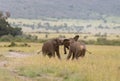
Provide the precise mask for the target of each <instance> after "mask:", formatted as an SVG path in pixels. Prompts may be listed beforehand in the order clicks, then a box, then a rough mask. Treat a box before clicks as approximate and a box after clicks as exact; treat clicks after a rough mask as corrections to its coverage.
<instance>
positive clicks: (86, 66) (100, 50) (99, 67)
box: [0, 43, 120, 81]
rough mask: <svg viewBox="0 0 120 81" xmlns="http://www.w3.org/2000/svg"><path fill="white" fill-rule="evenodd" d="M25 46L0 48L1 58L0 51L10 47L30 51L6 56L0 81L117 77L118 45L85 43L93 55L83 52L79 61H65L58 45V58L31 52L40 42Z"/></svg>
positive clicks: (93, 80) (89, 80)
mask: <svg viewBox="0 0 120 81" xmlns="http://www.w3.org/2000/svg"><path fill="white" fill-rule="evenodd" d="M0 45H9V43H0ZM29 45H31V47H29V49H28V47H17V48H14V47H13V48H9V47H4V48H0V50H1V51H2V54H3V55H4V57H5V54H4V53H6V52H7V51H8V50H10V49H13V50H21V51H24V52H25V53H28V52H29V53H32V54H33V55H32V56H28V57H24V58H8V60H7V61H8V63H6V65H7V66H4V67H0V80H1V81H119V80H120V77H119V74H120V61H119V58H120V55H119V53H120V50H119V48H120V47H119V46H100V45H87V49H88V50H89V51H92V53H93V54H88V53H87V54H86V56H85V57H84V58H80V59H79V60H74V61H66V56H67V55H64V53H63V47H61V48H60V49H61V50H60V53H61V56H62V60H58V59H57V58H52V59H49V58H48V57H43V56H42V54H41V53H40V54H39V55H37V54H36V53H35V51H36V50H38V49H41V46H42V44H40V43H39V44H38V43H29ZM29 53H28V54H29ZM6 58H7V57H6ZM2 61H3V60H2ZM0 62H1V61H0ZM2 68H3V69H2ZM3 74H4V75H3Z"/></svg>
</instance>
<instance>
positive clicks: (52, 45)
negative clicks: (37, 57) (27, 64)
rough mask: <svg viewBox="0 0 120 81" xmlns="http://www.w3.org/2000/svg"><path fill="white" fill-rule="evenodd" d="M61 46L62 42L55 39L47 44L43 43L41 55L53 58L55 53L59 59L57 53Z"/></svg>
mask: <svg viewBox="0 0 120 81" xmlns="http://www.w3.org/2000/svg"><path fill="white" fill-rule="evenodd" d="M60 45H62V40H60V39H58V38H56V39H51V40H48V41H47V42H45V43H44V44H43V46H42V53H43V55H44V56H45V55H48V57H50V58H51V57H55V52H56V55H57V57H58V58H59V59H61V57H60V53H59V46H60Z"/></svg>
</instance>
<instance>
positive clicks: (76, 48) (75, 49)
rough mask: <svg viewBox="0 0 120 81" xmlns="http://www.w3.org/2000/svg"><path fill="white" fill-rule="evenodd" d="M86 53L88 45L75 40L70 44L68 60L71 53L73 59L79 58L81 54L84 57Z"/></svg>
mask: <svg viewBox="0 0 120 81" xmlns="http://www.w3.org/2000/svg"><path fill="white" fill-rule="evenodd" d="M85 53H86V46H85V44H84V43H80V42H78V41H74V42H73V43H71V44H70V49H69V54H68V56H67V60H69V59H70V57H71V55H73V57H72V60H73V59H75V58H76V59H78V58H79V57H80V56H81V57H84V56H85Z"/></svg>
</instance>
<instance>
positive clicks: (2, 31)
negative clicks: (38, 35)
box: [0, 12, 22, 37]
mask: <svg viewBox="0 0 120 81" xmlns="http://www.w3.org/2000/svg"><path fill="white" fill-rule="evenodd" d="M9 16H10V14H9V13H6V16H4V15H3V12H0V37H1V36H3V35H8V34H10V35H12V36H16V35H21V34H22V31H21V28H13V27H11V26H10V24H9V23H8V22H7V20H6V19H7V18H8V17H9Z"/></svg>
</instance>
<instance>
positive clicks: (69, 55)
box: [67, 50, 72, 60]
mask: <svg viewBox="0 0 120 81" xmlns="http://www.w3.org/2000/svg"><path fill="white" fill-rule="evenodd" d="M71 55H72V51H71V50H69V54H68V56H67V60H69V59H70V57H71Z"/></svg>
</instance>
